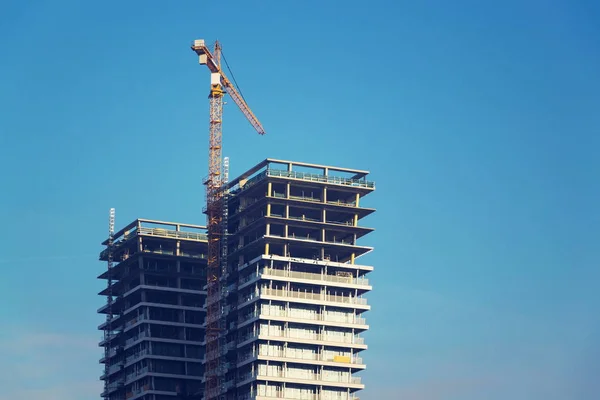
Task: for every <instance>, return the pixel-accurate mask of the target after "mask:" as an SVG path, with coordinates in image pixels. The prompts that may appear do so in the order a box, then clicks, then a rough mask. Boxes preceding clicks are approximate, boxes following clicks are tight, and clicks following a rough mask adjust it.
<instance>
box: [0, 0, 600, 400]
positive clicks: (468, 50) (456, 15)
mask: <svg viewBox="0 0 600 400" xmlns="http://www.w3.org/2000/svg"><path fill="white" fill-rule="evenodd" d="M417 3H418V4H417ZM599 21H600V5H599V3H598V2H597V1H594V0H590V1H583V0H582V1H575V0H574V1H567V0H563V1H561V0H529V1H523V0H506V1H502V2H492V1H481V0H471V1H466V0H457V1H446V0H443V1H442V0H439V1H433V0H428V1H421V2H413V1H401V0H396V1H381V0H371V1H368V2H363V1H343V2H342V1H333V0H332V1H316V0H304V1H275V0H273V1H227V2H222V1H187V0H178V1H137V0H131V1H114V0H112V1H96V2H88V1H80V0H62V1H56V0H55V1H49V0H29V1H17V0H15V1H10V0H9V1H8V2H7V1H3V2H2V3H1V4H0V168H1V171H2V172H0V220H1V221H2V231H1V232H2V233H1V234H0V238H1V239H2V240H1V243H2V244H1V245H0V249H1V253H0V268H2V278H0V300H2V306H1V307H0V318H1V320H2V329H1V330H0V387H1V388H2V390H1V391H0V399H1V400H25V399H26V400H30V399H32V398H37V399H41V400H55V399H60V400H87V399H97V398H99V393H100V391H101V385H100V383H99V381H98V377H99V375H100V374H101V366H100V364H99V363H98V359H99V357H100V356H101V350H100V348H98V347H97V342H98V341H99V339H100V337H101V333H100V332H99V331H97V325H98V324H99V323H100V322H101V321H102V318H101V317H100V316H98V315H96V314H95V312H96V309H97V308H98V307H99V306H101V305H102V304H103V300H102V298H100V297H99V296H97V294H96V293H97V292H98V291H99V290H100V289H101V288H102V283H101V282H97V280H96V279H95V278H96V276H97V275H98V274H99V273H100V272H101V271H102V270H103V269H104V268H105V264H103V263H100V262H99V261H97V255H98V253H99V251H100V250H101V246H100V242H101V241H102V240H104V239H105V237H106V234H107V218H108V209H109V208H110V207H116V210H117V227H119V226H122V225H123V224H126V223H128V222H130V221H131V220H133V219H134V218H136V217H144V218H154V219H164V220H174V221H182V222H191V223H203V222H204V219H203V216H202V214H201V209H202V206H203V201H204V195H203V187H202V185H201V180H202V178H203V177H204V176H205V174H206V170H207V167H206V164H207V140H208V130H207V129H208V100H207V94H208V87H209V74H208V71H207V70H206V68H205V67H201V66H199V65H198V64H197V59H196V56H195V55H194V54H193V53H192V52H191V50H190V49H189V44H190V42H191V41H192V40H193V39H196V38H205V39H207V40H208V41H213V40H214V39H216V38H218V39H219V40H221V41H222V44H223V48H224V54H225V56H226V57H227V60H228V61H229V64H230V66H231V67H232V69H233V71H234V73H235V76H236V78H237V80H238V82H239V83H240V86H241V88H242V90H243V92H244V95H245V96H246V99H247V100H248V102H249V104H250V106H251V107H252V109H253V110H254V111H255V113H256V114H257V116H258V117H259V118H260V119H261V121H262V122H263V124H264V126H265V129H266V130H267V135H266V136H264V137H259V136H258V135H256V134H255V132H254V131H253V129H252V127H251V126H250V125H249V124H248V123H247V122H246V121H245V120H244V118H243V116H242V115H241V113H240V112H239V111H238V110H237V109H236V106H235V105H234V103H233V102H232V101H229V104H228V105H227V106H226V109H225V122H224V135H225V140H224V143H225V150H224V152H225V154H226V155H228V156H230V157H231V170H232V174H233V175H235V174H237V173H240V172H242V171H243V170H245V169H247V168H248V167H250V166H252V165H254V164H255V163H257V162H259V161H260V160H262V159H264V158H266V157H275V158H283V159H292V160H301V161H307V162H315V163H327V164H333V165H339V166H348V167H355V168H361V169H368V170H370V171H371V172H372V175H371V177H372V179H373V180H375V181H376V184H377V190H376V192H375V193H374V194H373V195H370V196H369V197H367V198H366V199H365V201H364V203H363V204H364V205H365V206H367V205H368V206H371V207H375V208H377V209H378V212H377V213H376V214H375V215H373V216H371V217H369V218H368V219H366V220H365V221H364V224H365V225H368V226H371V227H375V228H376V231H375V233H373V234H372V235H370V236H368V237H366V238H365V239H364V241H363V242H362V243H364V244H366V245H373V246H374V247H375V248H376V250H375V252H374V253H373V254H371V255H369V256H367V257H365V258H364V260H363V261H364V263H367V264H372V265H374V266H375V267H376V270H375V272H374V273H373V274H372V283H373V286H374V290H373V292H372V293H371V294H370V296H369V302H370V304H371V305H372V308H373V309H372V311H371V312H369V313H368V314H367V317H368V320H369V323H370V325H371V331H370V332H369V333H368V335H367V341H368V344H369V346H370V347H369V350H368V351H367V352H366V353H365V359H366V362H367V363H368V369H367V370H366V371H365V372H364V374H363V375H364V382H365V383H366V385H367V390H365V392H364V393H363V394H362V395H361V399H363V400H379V399H393V400H395V399H408V400H438V399H439V400H441V399H443V400H482V399H484V400H506V399H512V400H538V399H539V400H591V399H595V398H597V396H598V391H599V390H600V383H599V382H600V381H599V380H598V374H599V372H600V361H599V360H600V317H599V316H598V315H599V314H598V309H599V307H600V296H599V295H598V292H596V294H594V291H595V290H598V286H599V279H600V272H599V268H598V264H599V261H600V256H599V250H598V249H599V246H598V244H597V243H598V238H599V235H598V234H599V233H600V229H599V226H600V217H599V215H600V214H599V211H598V204H600V186H599V179H598V178H599V172H600V157H599V156H598V154H599V146H600V140H599V135H598V134H599V132H600V112H599V104H600V76H599V72H598V71H600V23H599Z"/></svg>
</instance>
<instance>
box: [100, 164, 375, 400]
mask: <svg viewBox="0 0 600 400" xmlns="http://www.w3.org/2000/svg"><path fill="white" fill-rule="evenodd" d="M367 175H368V172H367V171H360V170H354V169H347V168H336V167H329V166H323V165H314V164H306V163H300V162H292V161H281V160H274V159H267V160H265V161H263V162H261V163H259V164H258V165H256V166H255V167H253V168H251V169H250V170H248V171H247V172H245V173H244V174H242V175H240V176H239V177H238V178H235V179H234V180H233V181H231V182H230V183H229V184H228V186H227V189H228V190H227V196H226V200H225V204H226V208H225V212H224V224H225V226H226V227H227V235H226V236H225V238H226V240H224V241H223V243H226V249H224V250H226V257H225V258H226V262H225V263H224V264H225V266H224V270H223V273H222V277H221V284H222V290H221V304H220V307H219V309H220V310H221V315H220V319H221V324H220V326H221V327H222V328H221V332H220V341H219V342H220V345H219V350H220V351H219V356H218V357H219V365H220V368H219V371H218V375H219V391H220V393H221V396H219V398H220V399H222V400H237V399H239V400H272V399H281V398H285V399H298V400H352V399H356V398H357V397H356V392H357V391H359V390H361V389H363V388H364V385H363V383H362V382H361V380H360V378H359V377H357V376H355V373H357V372H360V371H361V370H363V369H365V368H366V366H365V363H364V362H363V360H362V358H361V356H360V354H361V352H362V351H363V350H366V349H367V345H366V344H365V342H364V339H363V337H362V333H363V332H364V331H366V330H367V329H368V325H367V323H366V320H365V318H364V316H363V313H364V312H365V311H368V310H369V309H370V306H369V305H368V304H367V301H366V299H365V298H364V294H365V293H367V292H368V291H370V290H371V286H370V285H369V282H368V279H367V277H366V276H367V274H368V273H369V272H370V271H372V270H373V267H371V266H368V265H362V264H360V262H359V260H360V257H361V256H363V255H364V254H366V253H368V252H370V251H371V250H372V248H371V247H367V246H364V245H362V244H359V239H361V238H362V237H363V236H365V235H366V234H368V233H369V232H371V231H372V229H371V228H367V227H363V226H361V224H360V222H361V219H362V218H364V217H365V216H367V215H369V214H371V213H373V212H374V211H375V210H374V209H372V208H367V207H364V206H363V204H364V202H363V198H364V197H365V196H366V195H367V194H369V193H371V192H373V191H374V190H375V185H374V183H373V182H370V181H368V180H367ZM184 229H185V230H184ZM190 231H193V232H190ZM204 232H205V229H204V227H202V226H194V225H185V224H176V223H157V221H150V220H136V221H134V222H132V223H131V224H129V225H127V226H126V227H125V228H123V229H122V230H120V231H119V232H117V233H116V234H115V236H114V244H113V246H112V249H113V250H112V252H110V254H111V255H112V257H113V259H114V262H115V265H114V266H113V267H112V268H111V270H110V272H109V271H107V272H105V273H104V274H102V275H101V276H100V278H101V279H108V278H109V277H110V278H111V280H112V282H111V283H112V284H111V285H110V286H109V287H107V289H105V290H104V291H102V292H101V293H100V294H101V295H103V296H110V295H112V296H113V298H114V300H113V301H112V302H111V303H110V305H108V304H107V305H106V306H104V307H102V308H101V309H100V310H99V312H101V313H109V310H110V313H111V314H112V315H113V318H112V319H111V322H110V323H109V322H106V323H104V324H102V325H101V326H100V329H102V330H105V332H106V339H105V340H103V341H102V342H101V343H100V344H101V346H104V347H105V349H106V356H105V357H104V358H103V359H102V360H101V362H104V363H108V364H107V365H108V368H107V373H106V374H105V375H103V379H105V380H106V383H107V384H106V392H105V393H104V395H105V397H106V398H107V399H111V400H116V399H143V400H150V399H151V400H166V399H176V398H185V397H184V396H183V395H179V397H177V392H182V393H183V394H184V395H185V393H187V394H195V393H201V392H202V391H203V389H204V387H203V385H204V383H205V382H206V381H205V377H203V372H204V367H203V366H204V365H205V363H206V360H205V358H204V353H205V348H204V345H205V342H204V329H205V327H206V325H205V310H206V309H205V307H206V304H205V301H206V291H205V289H206V256H205V254H206V251H207V250H206V249H207V238H206V236H205V235H204ZM103 244H104V245H107V246H108V245H109V242H108V241H105V242H104V243H103ZM100 259H101V260H104V261H108V260H109V252H108V249H107V250H104V251H103V252H102V253H101V255H100ZM193 398H194V399H199V398H200V396H196V397H193Z"/></svg>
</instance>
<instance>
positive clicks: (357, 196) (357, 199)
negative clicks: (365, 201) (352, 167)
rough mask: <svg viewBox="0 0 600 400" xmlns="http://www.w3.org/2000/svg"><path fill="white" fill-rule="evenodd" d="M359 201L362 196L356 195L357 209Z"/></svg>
mask: <svg viewBox="0 0 600 400" xmlns="http://www.w3.org/2000/svg"><path fill="white" fill-rule="evenodd" d="M359 201H360V194H359V193H356V207H358V203H359Z"/></svg>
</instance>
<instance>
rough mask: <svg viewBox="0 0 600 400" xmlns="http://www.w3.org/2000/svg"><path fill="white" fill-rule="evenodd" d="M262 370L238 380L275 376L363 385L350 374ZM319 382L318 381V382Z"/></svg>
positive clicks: (244, 375)
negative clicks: (337, 374)
mask: <svg viewBox="0 0 600 400" xmlns="http://www.w3.org/2000/svg"><path fill="white" fill-rule="evenodd" d="M265 372H266V373H264V374H261V373H260V372H256V371H255V372H249V373H246V374H243V375H240V377H239V380H238V382H243V381H247V380H250V379H260V380H272V379H273V378H281V379H282V380H294V381H300V382H298V383H306V384H309V385H323V384H325V385H340V386H341V385H344V386H346V385H356V386H362V381H361V378H360V377H359V376H352V375H348V376H346V377H342V376H336V375H333V374H331V375H330V374H325V373H313V371H308V370H306V371H298V370H294V369H291V368H281V369H278V370H275V371H273V370H269V371H265ZM317 382H318V383H317Z"/></svg>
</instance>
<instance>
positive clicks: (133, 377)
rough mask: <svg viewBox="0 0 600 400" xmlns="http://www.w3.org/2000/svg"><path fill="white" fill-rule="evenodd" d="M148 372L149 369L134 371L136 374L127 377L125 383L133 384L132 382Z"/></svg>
mask: <svg viewBox="0 0 600 400" xmlns="http://www.w3.org/2000/svg"><path fill="white" fill-rule="evenodd" d="M147 372H148V367H144V368H140V369H138V370H137V371H134V372H132V373H130V374H128V375H127V376H126V377H125V382H131V381H132V380H134V379H135V378H137V377H138V376H140V375H143V374H145V373H147Z"/></svg>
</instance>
